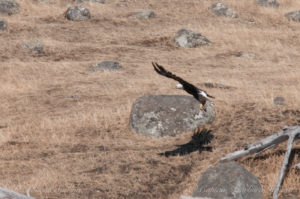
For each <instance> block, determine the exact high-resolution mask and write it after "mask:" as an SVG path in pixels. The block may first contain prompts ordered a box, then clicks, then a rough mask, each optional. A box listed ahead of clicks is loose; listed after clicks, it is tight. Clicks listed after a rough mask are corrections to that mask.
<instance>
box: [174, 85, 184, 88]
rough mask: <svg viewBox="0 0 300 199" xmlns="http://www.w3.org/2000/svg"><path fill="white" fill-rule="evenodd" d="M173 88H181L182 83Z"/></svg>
mask: <svg viewBox="0 0 300 199" xmlns="http://www.w3.org/2000/svg"><path fill="white" fill-rule="evenodd" d="M175 88H177V89H183V85H182V84H177V85H176V87H175Z"/></svg>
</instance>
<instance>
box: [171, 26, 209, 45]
mask: <svg viewBox="0 0 300 199" xmlns="http://www.w3.org/2000/svg"><path fill="white" fill-rule="evenodd" d="M174 42H175V44H176V45H177V46H178V47H183V48H195V47H198V46H203V45H210V44H211V42H210V41H209V40H208V39H206V37H204V36H202V35H201V34H200V33H197V32H194V31H192V30H187V29H180V30H179V31H177V33H176V35H175V37H174Z"/></svg>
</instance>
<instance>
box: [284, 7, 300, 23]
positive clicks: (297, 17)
mask: <svg viewBox="0 0 300 199" xmlns="http://www.w3.org/2000/svg"><path fill="white" fill-rule="evenodd" d="M284 16H285V17H286V18H287V19H288V20H292V21H296V22H300V10H297V11H293V12H289V13H286V14H285V15H284Z"/></svg>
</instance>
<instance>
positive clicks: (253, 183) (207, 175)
mask: <svg viewBox="0 0 300 199" xmlns="http://www.w3.org/2000/svg"><path fill="white" fill-rule="evenodd" d="M193 197H209V198H213V199H220V198H226V199H240V198H243V199H253V198H255V199H262V198H263V193H262V188H261V185H260V183H259V181H258V179H257V178H256V177H255V176H254V175H253V174H252V173H250V172H249V171H247V170H246V169H245V168H244V167H243V166H241V165H240V164H238V163H237V162H226V163H219V164H218V165H216V166H214V167H211V168H209V169H207V170H206V171H205V172H204V173H203V175H202V176H201V178H200V180H199V181H198V185H197V188H196V189H195V191H194V193H193Z"/></svg>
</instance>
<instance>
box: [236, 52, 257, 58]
mask: <svg viewBox="0 0 300 199" xmlns="http://www.w3.org/2000/svg"><path fill="white" fill-rule="evenodd" d="M235 56H236V57H241V58H248V59H253V58H254V57H255V54H254V53H251V52H242V51H241V52H238V53H237V54H235Z"/></svg>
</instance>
